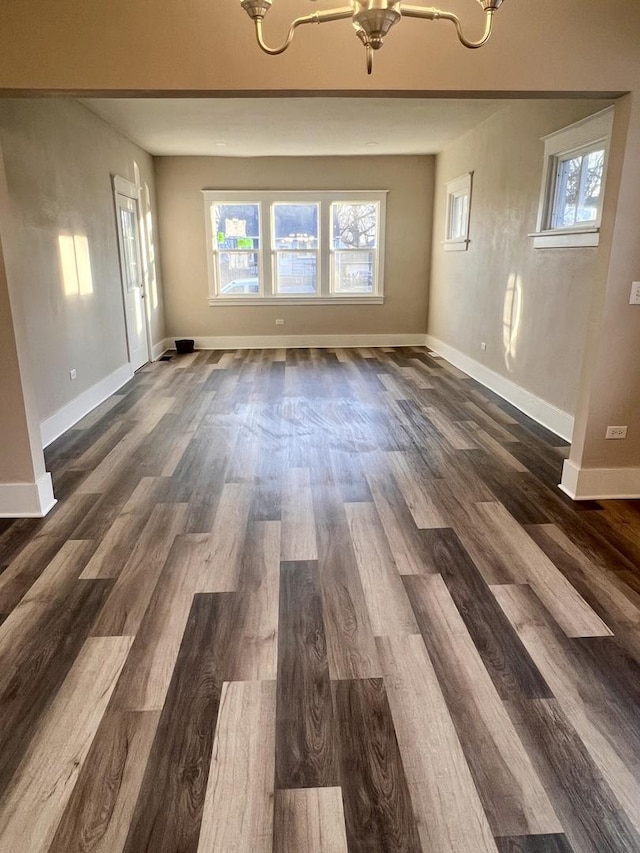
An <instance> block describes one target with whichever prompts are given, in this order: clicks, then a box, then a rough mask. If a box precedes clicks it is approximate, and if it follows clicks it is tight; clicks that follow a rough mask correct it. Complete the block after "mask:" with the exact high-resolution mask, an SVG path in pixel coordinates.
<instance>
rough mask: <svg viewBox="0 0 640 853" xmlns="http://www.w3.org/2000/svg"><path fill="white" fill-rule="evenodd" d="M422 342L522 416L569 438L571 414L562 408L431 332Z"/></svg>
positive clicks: (571, 432) (571, 431)
mask: <svg viewBox="0 0 640 853" xmlns="http://www.w3.org/2000/svg"><path fill="white" fill-rule="evenodd" d="M426 345H427V346H428V347H429V349H432V350H433V351H434V352H437V353H438V354H439V355H441V356H442V357H443V358H446V360H447V361H450V362H451V364H453V365H455V367H458V368H459V369H460V370H463V371H464V372H465V373H466V374H468V375H469V376H471V377H472V378H473V379H477V381H478V382H481V383H482V384H483V385H486V386H487V388H490V389H491V390H492V391H495V393H496V394H498V395H499V396H500V397H503V398H504V399H505V400H507V402H509V403H511V405H512V406H515V407H516V409H520V411H521V412H524V413H525V415H528V416H529V417H530V418H533V420H534V421H537V422H538V423H539V424H542V426H544V427H546V428H547V429H549V430H551V432H553V433H555V434H556V435H559V436H560V438H563V439H565V441H571V436H572V434H573V416H572V415H570V414H569V413H568V412H563V411H562V409H558V408H557V407H556V406H553V405H552V404H551V403H547V401H546V400H543V399H542V398H541V397H536V395H535V394H532V393H531V391H527V390H526V388H522V387H521V386H520V385H516V383H515V382H512V381H511V380H510V379H507V378H506V377H505V376H502V375H501V374H500V373H496V372H495V371H494V370H491V369H490V368H488V367H485V365H484V364H481V363H480V362H479V361H476V360H475V359H473V358H471V356H468V355H465V354H464V353H463V352H460V351H459V350H457V349H454V348H453V347H450V346H449V345H448V344H445V343H443V342H442V341H439V340H438V339H437V338H434V337H433V336H432V335H427V336H426Z"/></svg>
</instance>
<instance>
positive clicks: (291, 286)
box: [272, 203, 319, 294]
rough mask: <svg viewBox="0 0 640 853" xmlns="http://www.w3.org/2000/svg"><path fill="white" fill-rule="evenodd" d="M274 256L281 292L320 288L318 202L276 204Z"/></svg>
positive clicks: (273, 230)
mask: <svg viewBox="0 0 640 853" xmlns="http://www.w3.org/2000/svg"><path fill="white" fill-rule="evenodd" d="M272 211H273V225H272V233H273V256H274V266H275V284H276V291H277V292H278V293H279V294H300V293H302V294H304V293H308V294H311V293H316V291H317V289H318V237H319V205H318V204H306V203H296V204H289V203H287V204H274V205H273V206H272Z"/></svg>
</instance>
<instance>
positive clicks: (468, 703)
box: [405, 575, 562, 835]
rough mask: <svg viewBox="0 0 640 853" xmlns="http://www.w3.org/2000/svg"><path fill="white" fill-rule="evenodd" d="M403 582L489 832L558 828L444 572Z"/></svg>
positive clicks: (518, 832)
mask: <svg viewBox="0 0 640 853" xmlns="http://www.w3.org/2000/svg"><path fill="white" fill-rule="evenodd" d="M405 584H406V586H407V589H408V590H409V595H410V598H411V603H412V605H413V609H414V611H415V613H416V617H417V618H418V621H419V624H420V628H421V630H422V636H423V639H424V641H425V645H426V647H427V651H428V652H429V656H430V658H431V660H432V662H433V665H434V669H435V672H436V675H437V677H438V680H439V682H440V685H441V687H442V691H443V694H444V697H445V700H446V702H447V705H448V708H449V712H450V713H451V716H452V719H453V722H454V725H455V727H456V730H457V732H458V734H459V737H460V741H461V744H462V748H463V751H464V753H465V756H466V758H467V762H468V764H469V767H470V769H471V773H472V775H473V777H474V780H475V784H476V788H477V790H478V792H479V795H480V799H481V800H482V803H483V806H484V811H485V813H486V815H487V818H488V820H489V824H490V826H491V829H492V831H493V834H494V835H525V834H530V835H538V834H544V833H546V834H551V833H557V832H561V831H562V826H561V825H560V823H559V821H558V818H557V817H556V815H555V813H554V811H553V807H552V805H551V803H550V802H549V799H548V797H547V795H546V794H545V791H544V788H543V787H542V785H541V783H540V780H539V779H538V777H537V775H536V773H535V771H534V769H533V767H532V765H531V761H530V759H529V756H528V755H527V753H526V752H525V750H524V747H523V746H522V744H521V742H520V740H519V738H518V736H517V734H516V732H515V729H514V728H513V725H512V724H511V721H510V720H509V716H508V714H507V712H506V710H505V708H504V705H503V703H502V701H501V699H500V696H499V695H498V693H497V691H496V689H495V687H494V685H493V683H492V681H491V679H490V678H489V675H488V673H487V671H486V669H485V667H484V664H483V662H482V659H481V657H480V655H479V654H478V651H477V649H476V647H475V645H474V643H473V640H472V639H471V637H470V635H469V633H468V632H467V629H466V626H465V624H464V622H463V621H462V617H461V616H460V614H459V612H458V610H457V608H456V606H455V603H454V601H453V599H452V598H451V595H450V594H449V590H448V589H447V587H446V585H445V583H444V581H443V579H442V577H441V576H440V575H425V576H423V577H412V578H405Z"/></svg>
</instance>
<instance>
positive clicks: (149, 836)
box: [124, 593, 234, 853]
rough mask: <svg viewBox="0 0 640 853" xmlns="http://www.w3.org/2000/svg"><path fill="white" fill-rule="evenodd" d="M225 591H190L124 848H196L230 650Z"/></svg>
mask: <svg viewBox="0 0 640 853" xmlns="http://www.w3.org/2000/svg"><path fill="white" fill-rule="evenodd" d="M232 598H233V593H218V594H198V595H196V596H195V597H194V599H193V606H192V608H191V612H190V614H189V619H188V622H187V626H186V629H185V632H184V637H183V639H182V643H181V646H180V652H179V654H178V659H177V661H176V664H175V669H174V672H173V678H172V680H171V685H170V687H169V690H168V693H167V698H166V701H165V703H164V706H163V708H162V713H161V715H160V721H159V723H158V729H157V732H156V736H155V739H154V742H153V746H152V748H151V754H150V756H149V761H148V763H147V766H146V770H145V775H144V779H143V782H142V787H141V789H140V794H139V796H138V801H137V803H136V807H135V812H134V816H133V819H132V823H131V829H130V831H129V834H128V836H127V842H126V845H125V848H124V850H125V853H151V852H152V851H153V853H168V851H176V850H195V849H197V843H198V837H199V835H200V826H201V820H202V814H203V808H204V802H205V793H206V789H207V779H208V776H209V766H210V762H211V754H212V749H213V737H214V732H215V728H216V721H217V719H218V710H219V704H220V696H221V691H222V684H223V682H224V680H225V665H226V664H225V662H226V659H227V658H228V657H229V655H230V654H231V643H232V637H233V616H234V609H233V607H232V606H230V605H231V599H232Z"/></svg>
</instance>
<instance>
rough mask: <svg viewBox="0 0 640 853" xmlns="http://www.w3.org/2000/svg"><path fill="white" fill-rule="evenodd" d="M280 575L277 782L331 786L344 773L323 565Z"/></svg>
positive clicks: (286, 567) (300, 565)
mask: <svg viewBox="0 0 640 853" xmlns="http://www.w3.org/2000/svg"><path fill="white" fill-rule="evenodd" d="M280 576H281V583H280V621H279V631H278V711H277V724H276V783H277V786H278V788H283V789H287V788H322V787H332V786H334V785H337V784H338V781H339V770H338V757H337V749H336V730H335V722H334V715H333V708H332V703H331V689H330V682H329V663H328V657H327V644H326V637H325V629H324V620H323V611H322V597H321V593H320V585H319V580H318V564H317V563H315V562H311V561H308V562H288V563H282V564H281V567H280Z"/></svg>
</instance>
